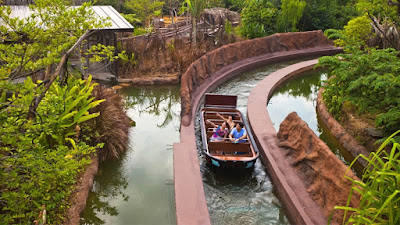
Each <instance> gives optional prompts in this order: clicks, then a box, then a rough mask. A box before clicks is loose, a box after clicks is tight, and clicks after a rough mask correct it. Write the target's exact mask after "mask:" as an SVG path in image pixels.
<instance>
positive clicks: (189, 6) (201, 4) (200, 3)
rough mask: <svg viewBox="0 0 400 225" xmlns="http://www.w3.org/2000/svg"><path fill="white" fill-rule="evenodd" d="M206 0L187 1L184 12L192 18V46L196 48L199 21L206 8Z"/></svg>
mask: <svg viewBox="0 0 400 225" xmlns="http://www.w3.org/2000/svg"><path fill="white" fill-rule="evenodd" d="M206 3H207V2H206V0H185V1H184V4H183V6H182V7H183V10H185V11H187V12H188V13H189V14H190V17H191V18H192V34H191V35H192V44H193V46H194V47H196V45H197V21H198V20H199V19H200V17H201V15H202V14H203V10H204V9H205V7H206Z"/></svg>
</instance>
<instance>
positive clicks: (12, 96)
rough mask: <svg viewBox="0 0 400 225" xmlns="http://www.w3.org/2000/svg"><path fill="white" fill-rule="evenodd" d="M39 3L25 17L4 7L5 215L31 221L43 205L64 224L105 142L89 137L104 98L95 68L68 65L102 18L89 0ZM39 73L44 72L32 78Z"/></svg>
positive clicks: (0, 64)
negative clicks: (90, 72)
mask: <svg viewBox="0 0 400 225" xmlns="http://www.w3.org/2000/svg"><path fill="white" fill-rule="evenodd" d="M68 2H69V1H68ZM35 3H36V4H35V5H30V6H29V7H30V8H31V10H32V12H33V13H32V14H31V15H28V16H27V18H26V19H20V18H12V17H11V9H10V8H9V7H5V6H1V8H0V18H1V20H0V21H1V24H2V26H1V27H0V31H1V33H2V39H1V41H0V221H2V223H4V224H31V223H32V222H33V221H34V220H35V219H36V218H37V215H38V213H39V210H44V209H45V210H46V211H47V212H48V213H47V218H46V220H47V223H49V224H62V223H63V220H64V215H65V212H66V210H67V209H68V207H69V198H70V195H71V194H72V193H73V191H74V188H75V187H74V185H75V184H76V181H77V176H78V175H79V174H80V173H82V172H83V171H84V169H85V167H86V166H87V165H88V164H89V163H90V162H91V157H92V156H93V154H94V153H95V152H96V150H97V149H98V148H101V147H102V146H103V144H101V143H99V144H97V143H93V142H92V140H93V139H94V138H95V136H96V132H94V131H93V130H90V126H89V125H88V123H89V122H90V121H92V120H93V118H96V117H98V116H99V112H98V111H93V109H94V108H95V107H96V106H98V105H99V104H100V103H102V102H103V100H101V99H98V100H95V99H94V97H92V91H93V89H94V87H95V86H96V85H95V84H94V83H92V82H91V76H88V78H87V80H82V79H81V78H82V74H80V73H77V72H74V71H72V70H70V69H68V67H67V65H68V64H67V58H68V57H69V56H70V55H72V53H73V50H74V49H75V48H79V47H78V46H80V45H81V44H82V42H83V39H84V38H85V37H87V36H88V34H90V30H92V29H94V28H98V27H101V26H102V22H103V21H99V20H97V19H94V17H93V11H91V10H90V8H89V7H90V4H89V3H84V4H83V5H82V6H80V7H70V6H69V5H66V1H62V0H35ZM108 50H110V49H106V48H104V47H102V46H98V45H96V46H95V47H94V48H92V49H91V50H90V51H91V52H93V53H96V52H101V53H104V54H106V55H107V54H108V52H109V51H108ZM101 58H102V57H100V58H99V57H97V56H94V57H92V59H99V60H101ZM111 59H115V58H114V57H112V58H111ZM57 64H58V65H57ZM37 74H39V75H44V79H43V80H39V79H37V78H35V75H37ZM31 75H32V76H31ZM19 78H21V79H19ZM22 78H23V79H22ZM89 130H90V132H87V131H89ZM83 131H86V132H83Z"/></svg>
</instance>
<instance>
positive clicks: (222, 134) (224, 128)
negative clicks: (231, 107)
mask: <svg viewBox="0 0 400 225" xmlns="http://www.w3.org/2000/svg"><path fill="white" fill-rule="evenodd" d="M206 122H207V123H209V124H211V126H213V127H214V134H213V135H212V136H211V138H210V141H211V142H222V141H224V140H225V139H226V138H227V136H228V123H227V122H225V121H224V122H222V124H221V126H218V125H216V124H215V123H213V122H211V121H209V120H206Z"/></svg>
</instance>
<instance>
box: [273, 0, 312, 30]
mask: <svg viewBox="0 0 400 225" xmlns="http://www.w3.org/2000/svg"><path fill="white" fill-rule="evenodd" d="M305 6H306V2H305V1H299V0H282V5H281V12H280V15H279V18H278V29H277V30H278V31H279V32H287V31H296V25H297V22H298V21H299V19H300V18H301V17H302V16H303V12H304V8H305Z"/></svg>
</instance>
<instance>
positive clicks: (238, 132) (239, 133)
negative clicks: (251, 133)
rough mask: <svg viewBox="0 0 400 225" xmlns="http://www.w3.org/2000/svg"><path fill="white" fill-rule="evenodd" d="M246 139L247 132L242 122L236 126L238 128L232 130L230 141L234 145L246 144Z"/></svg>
mask: <svg viewBox="0 0 400 225" xmlns="http://www.w3.org/2000/svg"><path fill="white" fill-rule="evenodd" d="M246 138H247V132H246V129H245V128H244V124H243V123H242V122H239V123H238V124H236V127H235V128H233V129H232V130H231V133H229V140H230V141H231V142H233V143H243V142H246V140H245V139H246Z"/></svg>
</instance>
